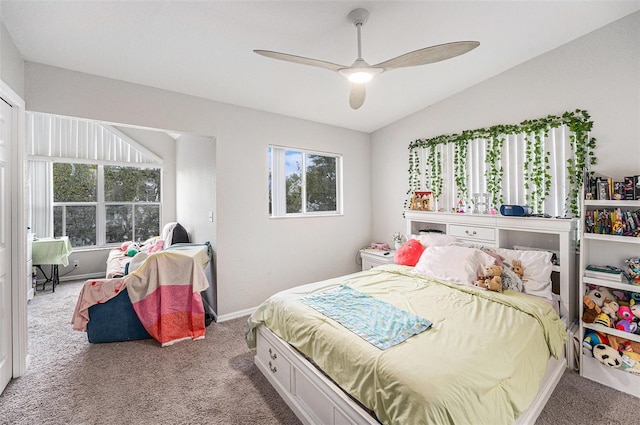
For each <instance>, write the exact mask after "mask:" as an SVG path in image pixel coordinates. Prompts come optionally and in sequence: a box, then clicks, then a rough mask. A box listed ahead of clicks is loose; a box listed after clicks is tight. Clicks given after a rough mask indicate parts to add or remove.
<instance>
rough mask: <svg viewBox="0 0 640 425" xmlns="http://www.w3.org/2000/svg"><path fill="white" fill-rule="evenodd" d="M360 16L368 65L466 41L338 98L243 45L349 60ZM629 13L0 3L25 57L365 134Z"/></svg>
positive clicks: (292, 67) (560, 6) (327, 83)
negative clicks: (439, 57)
mask: <svg viewBox="0 0 640 425" xmlns="http://www.w3.org/2000/svg"><path fill="white" fill-rule="evenodd" d="M359 7H364V8H366V9H367V10H368V11H369V12H370V17H369V19H368V22H367V23H366V24H365V25H364V26H363V28H362V56H363V58H364V59H365V60H366V61H367V62H368V63H370V64H375V63H378V62H382V61H385V60H387V59H390V58H393V57H396V56H399V55H401V54H404V53H407V52H410V51H413V50H417V49H420V48H423V47H427V46H431V45H437V44H442V43H447V42H452V41H461V40H477V41H479V42H480V46H479V47H478V48H476V49H475V50H472V51H471V52H469V53H467V54H464V55H461V56H458V57H455V58H453V59H449V60H446V61H442V62H438V63H433V64H428V65H422V66H418V67H412V68H402V69H397V70H393V71H392V72H385V73H383V74H380V75H378V76H377V77H376V78H374V80H373V81H371V82H370V83H369V84H368V85H367V98H366V101H365V103H364V105H363V106H362V107H361V108H360V109H357V110H353V109H351V108H350V107H349V103H348V98H349V90H350V83H349V82H348V81H347V80H346V79H345V78H344V77H343V76H341V75H340V74H338V73H336V72H332V71H329V70H326V69H321V68H315V67H311V66H307V65H300V64H295V63H289V62H284V61H280V60H275V59H271V58H266V57H263V56H260V55H257V54H256V53H254V52H253V50H254V49H265V50H274V51H278V52H284V53H289V54H293V55H298V56H305V57H310V58H314V59H320V60H324V61H328V62H333V63H337V64H343V65H351V64H352V63H353V61H354V60H355V59H356V57H357V42H356V29H355V27H354V25H353V24H352V23H351V22H350V21H349V20H348V19H347V15H348V14H349V12H350V11H351V10H353V9H355V8H359ZM637 10H640V1H637V0H636V1H613V0H612V1H196V2H192V1H32V2H31V1H14V0H1V1H0V16H1V20H2V22H3V23H4V25H5V26H6V28H7V30H8V31H9V33H10V34H11V36H12V38H13V40H14V43H15V44H16V46H17V48H18V50H19V51H20V52H21V54H22V55H23V58H24V59H25V60H27V61H32V62H38V63H43V64H46V65H51V66H56V67H61V68H66V69H70V70H74V71H80V72H86V73H89V74H95V75H99V76H103V77H109V78H114V79H118V80H123V81H128V82H132V83H137V84H142V85H146V86H152V87H157V88H161V89H165V90H171V91H175V92H179V93H184V94H189V95H193V96H198V97H202V98H206V99H212V100H216V101H220V102H225V103H230V104H234V105H239V106H244V107H249V108H254V109H258V110H263V111H270V112H274V113H279V114H284V115H289V116H293V117H298V118H303V119H308V120H313V121H318V122H322V123H327V124H332V125H336V126H340V127H345V128H351V129H355V130H360V131H365V132H372V131H374V130H376V129H378V128H380V127H383V126H385V125H387V124H389V123H392V122H394V121H396V120H398V119H400V118H402V117H404V116H407V115H409V114H411V113H414V112H416V111H419V110H421V109H423V108H425V107H427V106H429V105H431V104H434V103H436V102H438V101H440V100H442V99H444V98H446V97H448V96H451V95H452V94H455V93H457V92H459V91H462V90H464V89H466V88H468V87H471V86H473V85H475V84H477V83H479V82H481V81H483V80H486V79H488V78H491V77H493V76H495V75H497V74H500V73H502V72H504V71H506V70H508V69H510V68H512V67H514V66H516V65H518V64H521V63H523V62H525V61H527V60H529V59H531V58H534V57H536V56H538V55H541V54H543V53H545V52H547V51H550V50H552V49H554V48H557V47H559V46H561V45H563V44H565V43H568V42H570V41H572V40H574V39H576V38H578V37H580V36H582V35H584V34H586V33H589V32H591V31H594V30H596V29H598V28H600V27H602V26H604V25H607V24H608V23H610V22H613V21H615V20H617V19H620V18H622V17H624V16H626V15H628V14H630V13H633V12H635V11H637Z"/></svg>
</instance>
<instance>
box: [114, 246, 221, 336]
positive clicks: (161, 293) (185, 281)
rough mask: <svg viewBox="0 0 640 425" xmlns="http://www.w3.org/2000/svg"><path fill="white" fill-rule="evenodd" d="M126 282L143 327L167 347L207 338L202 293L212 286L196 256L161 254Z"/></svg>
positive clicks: (149, 259) (156, 255)
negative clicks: (185, 340) (195, 258)
mask: <svg viewBox="0 0 640 425" xmlns="http://www.w3.org/2000/svg"><path fill="white" fill-rule="evenodd" d="M124 279H125V282H126V285H127V291H128V292H129V298H130V299H131V304H132V305H133V309H134V311H135V312H136V314H137V315H138V318H139V319H140V322H142V326H144V328H145V329H146V331H147V332H148V333H149V335H151V336H152V337H153V338H155V339H156V340H157V341H158V342H160V344H162V346H163V347H164V346H167V345H171V344H173V343H175V342H178V341H181V340H183V339H189V338H190V339H201V338H204V334H205V324H204V307H203V305H202V298H201V296H200V292H201V291H204V290H205V289H207V288H208V287H209V281H208V280H207V277H206V275H205V274H204V270H203V269H202V266H201V265H200V264H198V262H197V261H195V260H194V258H193V257H191V256H187V255H182V254H180V253H177V252H171V251H162V252H158V253H156V254H154V255H152V256H150V257H149V258H148V259H147V260H146V261H145V262H144V263H143V264H142V266H140V268H138V269H137V270H136V271H135V272H133V273H132V274H129V275H127V276H126V277H125V278H124Z"/></svg>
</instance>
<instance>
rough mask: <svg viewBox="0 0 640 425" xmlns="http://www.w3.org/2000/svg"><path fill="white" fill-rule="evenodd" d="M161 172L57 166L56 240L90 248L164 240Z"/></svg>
mask: <svg viewBox="0 0 640 425" xmlns="http://www.w3.org/2000/svg"><path fill="white" fill-rule="evenodd" d="M160 178H161V173H160V169H158V168H137V167H124V166H110V165H94V164H72V163H54V164H53V200H54V203H53V228H54V236H64V235H66V236H69V239H70V241H71V244H72V246H74V247H87V246H96V245H105V244H111V243H119V242H123V241H127V240H136V241H144V240H146V239H148V238H149V237H152V236H156V235H159V234H160V219H161V217H160V207H161V199H160V191H161V185H160Z"/></svg>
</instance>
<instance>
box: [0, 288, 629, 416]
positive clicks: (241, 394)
mask: <svg viewBox="0 0 640 425" xmlns="http://www.w3.org/2000/svg"><path fill="white" fill-rule="evenodd" d="M80 286H81V282H76V283H72V282H70V283H63V284H62V285H60V286H58V287H57V288H56V292H55V293H51V292H50V291H47V292H42V293H39V294H38V295H37V296H36V297H35V298H34V299H33V300H32V301H31V302H30V303H29V352H30V354H31V366H30V367H29V370H28V372H27V374H26V375H25V376H23V377H21V378H19V379H15V380H13V381H12V382H11V383H9V385H8V387H7V388H6V390H5V391H4V393H3V394H2V395H0V423H1V424H204V423H207V424H220V425H222V424H224V425H234V424H238V425H247V424H260V425H270V424H274V425H279V424H284V425H288V424H292V425H293V424H299V423H300V422H299V421H298V420H297V419H296V418H295V416H294V415H293V413H292V412H291V411H290V410H289V408H288V407H287V406H286V404H285V403H284V402H283V401H282V400H281V399H280V397H279V396H278V394H277V393H276V392H275V390H273V389H272V388H271V386H270V385H269V383H268V382H267V381H266V379H265V378H263V377H262V375H261V374H260V372H259V371H258V370H257V368H256V367H255V366H254V364H253V352H252V351H251V350H249V349H247V347H246V345H245V343H244V336H243V331H244V323H245V321H246V318H241V319H236V320H232V321H228V322H223V323H214V324H212V325H211V326H209V327H208V328H207V336H206V338H205V339H204V340H202V341H183V342H180V343H177V344H175V345H173V346H171V347H166V348H160V347H159V346H158V344H157V343H156V342H155V341H153V340H144V341H131V342H119V343H109V344H89V343H88V342H87V339H86V335H85V334H84V333H80V332H74V331H72V330H71V326H70V325H69V323H68V322H69V320H70V318H71V313H72V311H73V307H74V305H75V301H76V297H77V294H78V292H79V289H80ZM639 406H640V400H638V399H636V398H634V397H631V396H629V395H626V394H621V393H619V392H616V391H614V390H611V389H609V388H607V387H604V386H602V385H599V384H596V383H593V382H591V381H588V380H586V379H583V378H580V376H578V375H577V374H576V373H574V372H571V371H567V372H566V373H565V374H564V376H563V378H562V380H561V382H560V384H559V386H558V387H557V388H556V391H555V393H554V394H553V396H552V399H551V400H550V401H549V403H548V404H547V407H546V408H545V410H544V411H543V413H542V414H541V416H540V418H539V419H538V421H537V422H536V425H563V424H594V425H595V424H598V425H605V424H620V425H631V424H639V423H640V414H639V413H637V412H635V413H634V410H635V409H637V408H638V407H639ZM407 425H413V424H407ZM473 425H494V424H482V422H481V421H478V423H477V424H473Z"/></svg>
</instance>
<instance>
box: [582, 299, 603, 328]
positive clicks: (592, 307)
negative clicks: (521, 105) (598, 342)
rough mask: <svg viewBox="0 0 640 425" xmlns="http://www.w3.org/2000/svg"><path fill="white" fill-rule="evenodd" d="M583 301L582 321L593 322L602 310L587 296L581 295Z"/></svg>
mask: <svg viewBox="0 0 640 425" xmlns="http://www.w3.org/2000/svg"><path fill="white" fill-rule="evenodd" d="M582 302H583V303H584V312H583V313H582V321H583V322H584V323H593V321H594V320H596V317H597V316H598V315H599V314H600V313H601V312H602V310H601V309H600V307H599V306H598V304H596V303H595V301H593V299H591V298H590V297H589V296H587V295H585V296H584V297H582Z"/></svg>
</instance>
